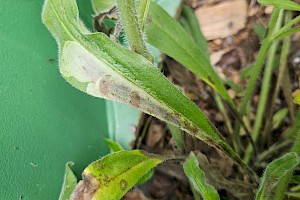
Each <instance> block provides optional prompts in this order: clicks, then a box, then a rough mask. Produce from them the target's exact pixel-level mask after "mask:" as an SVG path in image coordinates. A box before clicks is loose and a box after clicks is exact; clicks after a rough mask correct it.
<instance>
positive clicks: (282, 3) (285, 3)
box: [258, 0, 300, 11]
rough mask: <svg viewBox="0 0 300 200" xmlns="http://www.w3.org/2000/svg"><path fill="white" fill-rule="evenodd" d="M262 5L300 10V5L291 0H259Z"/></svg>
mask: <svg viewBox="0 0 300 200" xmlns="http://www.w3.org/2000/svg"><path fill="white" fill-rule="evenodd" d="M258 3H260V4H262V5H272V6H275V7H277V8H280V9H285V10H297V11H299V10H300V5H299V4H298V3H295V2H293V1H291V0H258Z"/></svg>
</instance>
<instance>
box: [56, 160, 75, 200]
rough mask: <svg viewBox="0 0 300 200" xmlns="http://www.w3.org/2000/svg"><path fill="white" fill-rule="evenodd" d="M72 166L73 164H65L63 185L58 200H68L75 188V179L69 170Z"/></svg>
mask: <svg viewBox="0 0 300 200" xmlns="http://www.w3.org/2000/svg"><path fill="white" fill-rule="evenodd" d="M73 165H74V163H73V162H68V163H67V164H66V172H65V177H64V183H63V187H62V190H61V193H60V196H59V200H69V199H70V196H71V194H72V192H73V190H74V188H75V187H76V184H77V178H76V176H75V175H74V173H73V172H72V170H71V167H72V166H73Z"/></svg>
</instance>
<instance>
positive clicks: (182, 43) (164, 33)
mask: <svg viewBox="0 0 300 200" xmlns="http://www.w3.org/2000/svg"><path fill="white" fill-rule="evenodd" d="M147 22H148V23H146V26H145V28H146V34H147V41H148V42H149V43H150V44H151V45H153V46H155V47H156V48H158V49H160V50H161V51H162V52H164V53H166V54H167V55H169V56H171V57H172V58H174V59H175V60H177V61H178V62H179V63H181V64H182V65H183V66H185V67H187V68H188V69H189V70H191V71H192V72H193V73H195V74H196V75H197V76H199V77H200V78H202V79H203V80H204V81H205V82H206V83H208V84H209V85H210V86H212V87H213V88H214V89H215V90H216V91H217V92H218V93H219V94H220V95H221V96H222V98H223V99H224V100H226V101H227V102H229V103H230V104H231V105H232V104H233V103H232V100H231V98H230V97H229V95H228V93H227V91H226V89H225V87H224V85H223V82H222V80H221V79H220V78H219V76H218V75H217V74H216V72H215V71H214V69H213V67H212V66H211V64H210V61H209V57H208V56H207V55H208V54H207V50H206V48H205V47H204V46H203V48H200V47H199V46H198V44H197V42H195V41H194V40H193V38H192V37H191V36H190V35H189V34H188V33H187V32H186V31H185V30H184V29H183V28H182V27H181V26H180V25H179V23H177V22H176V20H175V19H173V18H172V17H171V16H170V15H168V13H166V12H165V11H164V10H163V9H162V8H161V7H160V6H158V5H157V4H155V3H152V4H151V6H150V10H149V20H148V21H147ZM201 43H202V44H204V43H205V42H204V41H203V42H201Z"/></svg>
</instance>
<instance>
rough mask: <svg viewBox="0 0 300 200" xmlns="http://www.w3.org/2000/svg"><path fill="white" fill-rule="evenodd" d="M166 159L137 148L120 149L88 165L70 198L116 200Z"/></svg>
mask: <svg viewBox="0 0 300 200" xmlns="http://www.w3.org/2000/svg"><path fill="white" fill-rule="evenodd" d="M164 160H165V158H163V157H162V156H156V155H153V154H149V153H146V152H144V151H140V150H132V151H119V152H116V153H112V154H109V155H107V156H105V157H103V158H101V159H100V160H97V161H95V162H93V163H92V164H90V165H89V166H88V167H87V168H86V169H85V170H84V172H83V180H82V181H80V182H79V183H78V184H77V186H76V188H75V190H74V192H73V193H72V198H73V199H85V198H86V199H92V200H103V199H105V200H119V199H121V197H122V196H124V195H125V194H126V193H127V192H128V191H129V190H130V189H131V188H132V187H133V186H134V185H135V184H136V183H137V182H138V181H139V179H141V178H142V177H143V176H145V175H146V174H147V173H148V172H149V171H150V170H151V169H152V168H153V167H155V166H156V165H158V164H159V163H161V162H163V161H164Z"/></svg>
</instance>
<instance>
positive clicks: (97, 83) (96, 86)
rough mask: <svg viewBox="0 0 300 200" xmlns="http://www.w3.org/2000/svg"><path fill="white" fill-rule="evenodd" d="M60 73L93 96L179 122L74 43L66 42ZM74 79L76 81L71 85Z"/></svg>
mask: <svg viewBox="0 0 300 200" xmlns="http://www.w3.org/2000/svg"><path fill="white" fill-rule="evenodd" d="M60 72H61V74H62V75H63V76H64V77H65V78H66V79H67V80H72V81H73V85H74V86H75V87H76V86H77V85H80V84H86V85H87V86H86V88H85V89H83V91H84V92H86V93H88V94H90V95H92V96H95V97H99V98H105V99H109V100H114V101H118V102H121V103H125V104H128V105H131V106H133V107H136V108H139V109H140V110H142V111H144V112H145V113H148V114H151V115H154V116H156V117H158V118H160V119H163V120H166V121H169V122H171V123H173V124H175V125H179V123H178V120H177V119H176V114H175V112H174V111H173V110H172V109H170V108H169V107H167V106H165V105H163V104H162V103H160V102H159V101H158V100H156V99H155V98H153V97H152V96H150V95H149V94H147V93H146V92H145V91H143V90H141V89H140V88H139V87H137V86H136V85H135V84H133V83H132V82H130V81H128V80H127V79H126V78H124V77H122V76H121V75H119V74H118V73H117V72H115V71H114V70H113V69H112V67H111V66H110V64H109V63H107V62H105V61H102V60H100V59H98V58H97V57H95V56H94V55H93V54H91V53H90V52H89V51H87V50H86V49H85V48H84V47H82V46H81V45H80V44H79V43H77V42H73V41H68V42H66V43H65V45H64V47H63V49H62V53H61V59H60ZM74 81H76V82H77V83H75V84H74ZM78 89H81V90H82V88H78ZM177 116H178V114H177Z"/></svg>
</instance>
